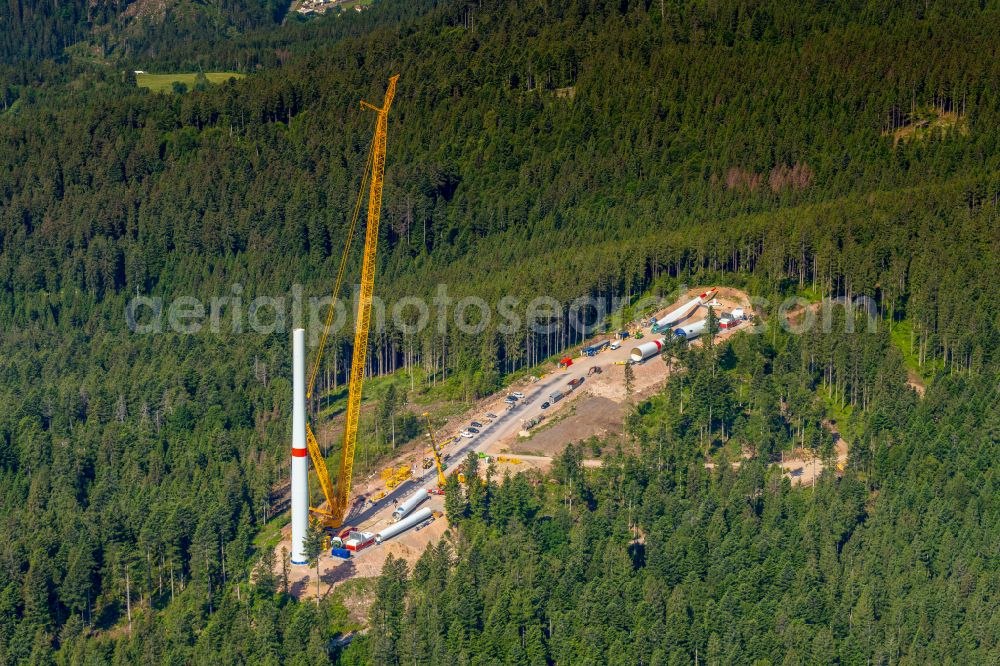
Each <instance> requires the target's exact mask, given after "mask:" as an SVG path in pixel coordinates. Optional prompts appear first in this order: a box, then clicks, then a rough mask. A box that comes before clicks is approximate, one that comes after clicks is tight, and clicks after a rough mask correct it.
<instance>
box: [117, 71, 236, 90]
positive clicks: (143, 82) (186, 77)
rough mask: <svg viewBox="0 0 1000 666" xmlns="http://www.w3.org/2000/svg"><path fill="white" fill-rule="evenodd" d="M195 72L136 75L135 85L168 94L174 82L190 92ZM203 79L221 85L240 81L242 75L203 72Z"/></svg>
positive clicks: (195, 75)
mask: <svg viewBox="0 0 1000 666" xmlns="http://www.w3.org/2000/svg"><path fill="white" fill-rule="evenodd" d="M197 76H198V73H197V72H178V73H175V74H136V75H135V81H136V85H138V86H139V87H140V88H149V89H150V90H151V91H153V92H170V90H171V88H172V86H173V84H174V82H175V81H177V82H179V83H183V84H184V85H186V86H187V87H188V89H189V90H190V89H191V88H193V87H194V85H195V78H196V77H197ZM205 78H207V79H208V82H209V83H222V82H224V81H228V80H229V79H230V78H234V79H241V78H243V75H242V74H239V73H237V72H205Z"/></svg>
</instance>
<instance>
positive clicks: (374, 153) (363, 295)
mask: <svg viewBox="0 0 1000 666" xmlns="http://www.w3.org/2000/svg"><path fill="white" fill-rule="evenodd" d="M398 79H399V75H398V74H397V75H396V76H392V77H390V78H389V86H388V87H387V88H386V91H385V98H384V99H383V100H382V106H381V107H376V106H373V105H372V104H369V103H368V102H365V101H364V100H362V101H361V106H362V108H368V109H372V110H373V111H375V112H376V113H377V114H378V116H377V119H376V121H375V135H374V137H373V139H372V146H371V150H370V152H369V154H368V160H367V162H366V164H365V177H364V178H363V179H362V188H363V187H364V182H365V180H366V179H367V178H368V177H369V175H370V179H371V188H370V190H369V193H368V228H367V229H366V230H365V247H364V259H363V261H362V265H361V290H360V295H359V298H358V316H357V325H356V327H355V330H354V350H353V353H352V357H351V374H350V377H349V379H348V381H349V384H348V395H347V419H346V425H345V426H344V445H343V448H342V449H341V452H340V467H339V469H338V472H337V485H336V487H334V485H333V482H332V480H331V478H330V474H329V472H328V471H327V467H326V462H325V461H324V460H323V455H322V453H321V452H320V449H319V444H318V443H317V441H316V437H315V435H313V431H312V428H311V427H310V426H309V424H308V423H307V424H306V443H307V445H308V449H309V457H310V458H311V459H312V462H313V466H314V467H315V468H316V475H317V476H318V477H319V481H320V486H321V487H322V489H323V495H324V496H325V498H326V502H327V509H326V510H323V509H319V508H316V507H313V508H312V510H313V512H314V513H317V514H319V515H321V516H323V517H324V522H325V523H326V524H327V525H328V526H330V527H332V528H338V527H340V526H341V525H343V523H344V518H345V517H346V516H347V511H348V508H349V504H348V502H349V500H350V496H351V475H352V473H353V471H354V449H355V447H356V445H357V436H358V421H359V417H360V415H361V388H362V384H363V382H364V371H365V363H366V362H367V359H368V330H369V325H370V322H371V305H372V292H373V290H374V287H375V253H376V250H377V249H378V232H379V218H380V216H381V212H382V180H383V177H384V175H385V150H386V129H387V126H388V116H389V107H390V106H391V105H392V100H393V98H394V97H395V96H396V81H397V80H398ZM360 207H361V197H360V196H359V197H358V202H357V204H356V206H355V209H354V215H353V217H352V220H351V225H350V229H349V232H348V238H347V240H346V243H345V248H344V254H343V256H342V257H341V262H340V268H339V270H338V273H337V281H336V285H335V287H334V293H333V295H334V298H336V297H337V294H338V292H339V290H340V283H341V281H342V280H343V277H344V268H345V266H346V263H347V257H348V251H349V249H350V243H351V236H352V235H353V231H354V227H355V224H356V223H357V217H358V212H359V210H360ZM332 322H333V306H332V305H331V307H330V310H329V312H328V314H327V320H326V325H325V326H324V328H323V336H322V338H321V339H320V345H319V349H318V350H317V353H316V359H315V361H314V362H313V367H312V370H311V371H310V373H309V381H308V385H307V390H306V393H307V396H311V395H312V390H313V386H314V384H315V381H316V375H317V373H318V371H319V366H320V360H321V359H322V356H323V350H324V349H325V347H326V341H327V338H328V336H329V334H330V326H331V324H332Z"/></svg>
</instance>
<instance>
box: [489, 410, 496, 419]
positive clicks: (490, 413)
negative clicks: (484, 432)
mask: <svg viewBox="0 0 1000 666" xmlns="http://www.w3.org/2000/svg"><path fill="white" fill-rule="evenodd" d="M496 417H497V415H496V414H494V413H493V412H486V418H488V419H495V418H496Z"/></svg>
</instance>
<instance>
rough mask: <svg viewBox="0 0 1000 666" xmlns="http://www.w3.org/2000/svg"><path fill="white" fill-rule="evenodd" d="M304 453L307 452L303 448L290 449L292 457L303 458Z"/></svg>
mask: <svg viewBox="0 0 1000 666" xmlns="http://www.w3.org/2000/svg"><path fill="white" fill-rule="evenodd" d="M306 455H308V454H307V452H306V450H305V449H292V457H293V458H305V457H306Z"/></svg>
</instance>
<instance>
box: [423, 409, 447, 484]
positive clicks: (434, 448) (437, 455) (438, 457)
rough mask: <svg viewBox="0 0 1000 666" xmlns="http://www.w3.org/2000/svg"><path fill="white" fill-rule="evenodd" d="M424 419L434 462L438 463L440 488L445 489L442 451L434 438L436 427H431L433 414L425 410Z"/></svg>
mask: <svg viewBox="0 0 1000 666" xmlns="http://www.w3.org/2000/svg"><path fill="white" fill-rule="evenodd" d="M424 421H425V422H426V423H427V436H428V437H430V438H431V452H433V453H434V464H435V465H437V473H438V488H440V489H441V490H444V486H445V483H446V480H445V478H444V465H442V464H441V451H440V450H439V449H438V444H437V440H436V439H434V429H433V428H431V415H430V414H429V413H427V412H424Z"/></svg>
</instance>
